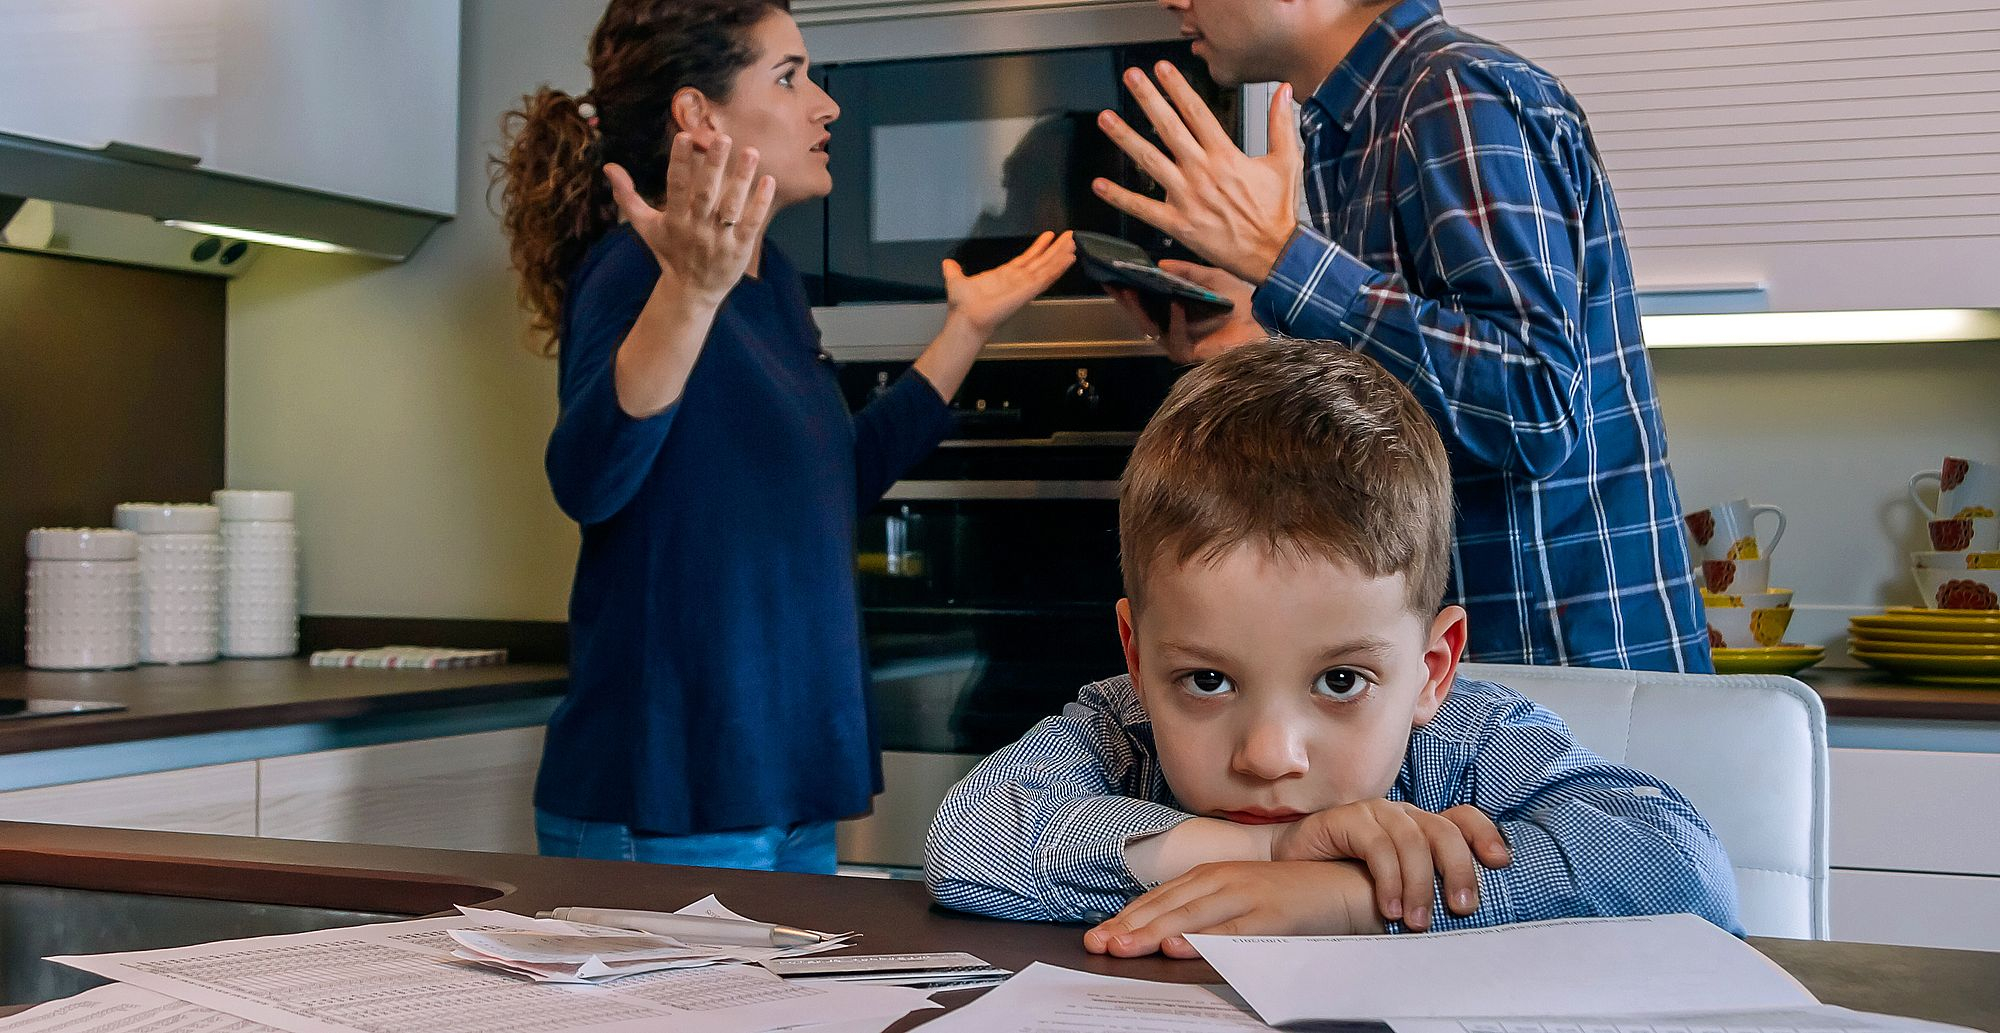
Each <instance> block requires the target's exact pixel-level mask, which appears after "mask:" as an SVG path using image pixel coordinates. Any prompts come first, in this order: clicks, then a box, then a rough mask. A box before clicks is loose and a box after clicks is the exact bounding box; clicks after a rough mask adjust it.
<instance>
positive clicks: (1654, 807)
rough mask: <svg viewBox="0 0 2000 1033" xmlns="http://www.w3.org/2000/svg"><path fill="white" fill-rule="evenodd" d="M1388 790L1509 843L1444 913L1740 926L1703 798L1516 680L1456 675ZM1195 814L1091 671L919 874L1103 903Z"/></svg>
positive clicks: (1137, 887) (1029, 908)
mask: <svg viewBox="0 0 2000 1033" xmlns="http://www.w3.org/2000/svg"><path fill="white" fill-rule="evenodd" d="M1388 799H1391V800H1399V801H1405V802H1408V803H1411V804H1414V805H1416V806H1418V807H1421V808H1423V809H1424V810H1427V811H1432V812H1443V811H1444V810H1446V809H1448V808H1451V807H1456V806H1458V805H1460V804H1471V805H1472V806H1474V807H1477V808H1479V809H1480V810H1481V811H1484V812H1485V813H1486V814H1487V815H1489V816H1490V817H1492V818H1493V820H1494V822H1495V823H1496V824H1498V825H1499V827H1500V832H1501V834H1502V835H1504V836H1506V837H1507V844H1508V846H1509V848H1510V849H1511V850H1512V852H1513V860H1512V862H1511V863H1510V864H1508V865H1507V866H1506V867H1504V868H1494V869H1488V868H1483V867H1482V868H1480V869H1479V910H1478V911H1476V912H1474V913H1472V914H1470V915H1464V916H1460V915H1454V914H1452V913H1451V912H1449V911H1447V910H1446V909H1445V906H1444V901H1443V900H1442V899H1441V897H1440V899H1438V900H1436V901H1434V903H1433V907H1432V914H1433V915H1434V916H1435V917H1434V918H1433V919H1432V922H1431V925H1432V928H1434V929H1439V930H1444V929H1463V928H1470V927H1474V926H1488V925H1503V924H1507V923H1511V922H1533V921H1538V920H1541V919H1546V918H1574V917H1580V916H1612V915H1655V914H1676V913H1680V912H1690V913H1693V914H1697V915H1700V916H1702V917H1703V918H1706V919H1708V920H1709V921H1711V922H1714V923H1715V924H1716V925H1718V926H1721V927H1722V928H1724V929H1727V930H1729V931H1730V932H1733V933H1736V934H1738V935H1742V927H1741V923H1740V922H1739V920H1738V918H1737V913H1736V879H1735V875H1734V873H1733V872H1732V871H1731V870H1730V867H1729V858H1728V857H1727V856H1725V855H1724V853H1723V850H1722V844H1721V843H1719V842H1717V841H1716V838H1715V833H1714V832H1713V831H1711V830H1710V829H1709V827H1708V822H1706V821H1704V820H1702V817H1701V815H1699V814H1696V813H1695V810H1694V807H1693V806H1692V805H1691V804H1689V803H1688V802H1687V800H1686V799H1685V798H1684V797H1682V796H1681V794H1680V793H1678V792H1676V791H1675V790H1674V789H1673V787H1671V786H1669V785H1667V784H1666V783H1664V782H1661V781H1659V780H1658V779H1655V778H1651V777H1649V776H1647V775H1644V774H1641V773H1639V772H1637V771H1634V770H1632V769H1631V768H1627V767H1622V766H1620V765H1617V764H1613V763H1611V762H1609V761H1607V760H1605V759H1604V758H1602V757H1599V756H1597V755H1596V754H1594V753H1591V752H1590V751H1589V750H1586V749H1584V748H1583V747H1581V746H1578V745H1577V744H1576V740H1574V739H1572V738H1571V737H1570V733H1569V728H1568V727H1567V726H1566V725H1564V724H1563V722H1562V719H1561V718H1559V717H1557V716H1556V715H1555V714H1553V713H1551V712H1550V711H1548V710H1547V709H1545V708H1543V707H1541V706H1539V705H1537V704H1535V703H1534V702H1532V701H1530V700H1529V699H1527V698H1526V697H1524V696H1522V695H1521V694H1520V693H1517V692H1515V691H1514V690H1512V689H1509V688H1506V687H1504V686H1500V685H1495V684H1493V683H1491V682H1477V681H1467V680H1463V679H1461V680H1460V681H1458V682H1457V683H1456V684H1455V685H1453V686H1452V690H1451V692H1450V694H1449V695H1447V696H1446V697H1445V701H1444V706H1443V707H1442V708H1441V709H1440V710H1439V711H1438V713H1437V716H1436V717H1434V718H1432V719H1431V721H1430V723H1429V724H1426V725H1424V726H1423V727H1421V728H1417V729H1414V730H1413V731H1412V732H1411V733H1410V748H1409V752H1408V753H1407V754H1406V755H1405V756H1404V758H1403V769H1402V771H1401V772H1399V773H1398V774H1397V776H1396V783H1395V785H1394V786H1393V787H1391V788H1390V790H1389V793H1388ZM1188 817H1189V815H1188V814H1187V813H1186V812H1184V811H1182V810H1181V809H1180V808H1179V805H1178V804H1177V803H1176V802H1175V800H1174V797H1173V791H1172V790H1171V789H1170V788H1168V786H1167V783H1166V778H1165V776H1164V775H1163V774H1162V773H1161V771H1160V765H1159V757H1158V754H1157V752H1156V751H1155V749H1154V746H1153V729H1152V723H1151V721H1150V720H1149V719H1148V718H1147V716H1146V711H1145V708H1144V707H1143V706H1142V705H1141V703H1140V701H1139V698H1138V695H1137V694H1136V693H1135V692H1134V691H1133V689H1132V679H1131V678H1129V677H1124V676H1120V677H1117V678H1112V679H1109V680H1107V681H1101V682H1096V683H1094V684H1091V685H1087V686H1085V687H1084V689H1083V691H1082V692H1081V693H1080V694H1078V696H1077V701H1076V702H1075V703H1072V704H1070V705H1068V706H1066V707H1064V708H1063V712H1062V713H1061V714H1059V715H1057V716H1055V717H1051V718H1047V719H1045V720H1043V721H1042V722H1041V723H1040V724H1037V725H1036V726H1035V727H1034V728H1032V729H1030V730H1029V731H1028V734H1027V735H1025V736H1022V738H1021V740H1020V741H1019V742H1016V743H1015V744H1013V745H1012V746H1009V747H1007V748H1006V749H1004V750H1001V751H1000V752H998V753H995V754H993V755H992V756H990V757H988V758H986V759H985V760H984V761H982V762H980V764H979V766H978V767H976V768H974V769H973V770H972V773H971V774H969V775H967V776H966V777H965V778H964V780H962V781H960V782H959V783H958V785H956V786H954V787H953V788H952V791H951V793H950V794H949V795H947V796H946V797H945V800H944V803H943V805H942V806H940V807H939V808H938V814H937V817H936V818H935V819H934V820H933V821H932V823H931V828H930V834H929V835H928V836H927V837H926V838H925V842H924V879H925V881H926V882H927V883H928V884H929V885H930V890H931V895H932V896H933V897H935V898H936V899H937V901H938V903H940V904H943V905H944V906H946V907H950V908H956V909H958V910H960V911H973V912H977V913H979V914H983V915H992V916H994V917H996V918H1013V919H1028V920H1041V921H1056V922H1077V921H1099V920H1102V919H1103V918H1106V917H1109V916H1110V915H1112V914H1116V913H1117V912H1118V911H1119V910H1120V909H1122V908H1123V907H1124V906H1125V905H1126V903H1128V902H1129V901H1131V900H1132V898H1134V897H1136V896H1138V895H1139V894H1140V893H1143V892H1145V890H1146V889H1147V888H1148V887H1146V886H1144V885H1142V884H1140V882H1139V881H1138V879H1137V878H1136V877H1134V876H1133V874H1132V869H1131V867H1130V866H1129V865H1127V864H1126V861H1125V846H1126V844H1127V843H1129V842H1131V841H1132V840H1134V839H1137V838H1139V837H1142V836H1150V835H1154V834H1156V833H1160V832H1165V831H1166V830H1168V829H1170V828H1173V827H1174V826H1175V825H1178V824H1180V823H1181V822H1183V821H1186V820H1187V819H1188ZM1390 928H1391V929H1399V928H1400V924H1392V925H1391V927H1390Z"/></svg>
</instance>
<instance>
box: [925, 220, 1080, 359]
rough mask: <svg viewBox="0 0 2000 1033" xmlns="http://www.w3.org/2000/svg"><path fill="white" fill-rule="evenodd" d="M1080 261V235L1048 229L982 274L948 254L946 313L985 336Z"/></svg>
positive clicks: (983, 338)
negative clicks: (967, 270)
mask: <svg viewBox="0 0 2000 1033" xmlns="http://www.w3.org/2000/svg"><path fill="white" fill-rule="evenodd" d="M1075 262H1076V239H1075V238H1074V237H1072V236H1071V235H1070V234H1068V233H1064V234H1063V235H1062V236H1060V237H1058V236H1056V235H1055V234H1054V233H1043V234H1042V235H1041V236H1039V237H1036V238H1035V242H1034V243H1033V244H1030V245H1028V250H1026V251H1023V252H1021V253H1020V254H1019V255H1017V256H1015V258H1014V260H1013V261H1011V262H1008V263H1007V264H1006V265H1002V266H999V267H997V268H993V269H988V270H987V271H985V272H983V273H980V274H979V275H977V276H967V275H965V270H964V268H962V267H961V266H960V265H959V264H958V263H957V262H954V261H952V260H951V259H949V258H947V259H945V260H944V290H945V318H946V319H947V320H952V319H957V320H961V321H963V322H964V324H965V325H966V327H967V328H968V329H970V330H971V331H972V333H973V334H974V335H975V336H977V337H978V338H979V340H980V341H981V342H984V341H985V340H986V339H987V338H990V337H992V336H993V331H994V330H995V329H997V328H998V327H999V326H1000V324H1001V323H1004V322H1006V321H1007V317H1009V316H1011V315H1013V314H1014V313H1016V312H1019V311H1020V310H1021V306H1023V305H1026V304H1027V303H1028V302H1030V301H1033V300H1034V299H1035V298H1036V297H1037V296H1039V295H1040V294H1041V293H1042V292H1043V291H1045V290H1048V289H1049V287H1050V285H1052V284H1054V283H1055V282H1056V280H1057V279H1058V278H1060V277H1061V276H1062V274H1063V273H1064V272H1066V271H1068V269H1069V267H1070V266H1071V265H1072V264H1074V263H1075Z"/></svg>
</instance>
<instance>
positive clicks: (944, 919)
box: [0, 823, 2000, 1029]
mask: <svg viewBox="0 0 2000 1033" xmlns="http://www.w3.org/2000/svg"><path fill="white" fill-rule="evenodd" d="M583 886H587V887H590V889H589V893H588V897H589V899H588V900H585V899H581V898H579V896H578V892H579V891H578V889H577V888H578V887H583ZM0 887H6V888H15V887H65V888H69V889H73V890H81V891H88V892H90V893H93V894H98V895H100V897H99V899H100V900H102V901H104V902H105V903H104V904H103V905H102V906H101V907H100V908H99V910H101V911H103V912H105V913H114V912H115V910H116V907H117V905H118V903H119V902H120V900H122V899H128V898H119V897H116V896H112V895H113V894H135V895H140V896H137V897H133V898H129V899H131V900H133V901H134V903H135V904H138V903H143V902H144V901H152V900H159V899H161V898H174V897H186V898H196V899H197V900H200V901H203V902H214V901H236V902H252V903H256V902H261V903H264V904H276V905H284V906H288V907H294V908H319V909H330V910H338V911H343V912H348V913H363V914H378V915H385V916H395V915H406V916H414V915H419V914H426V913H431V912H435V911H443V910H448V909H450V908H451V907H452V906H453V905H456V904H478V905H481V906H486V907H493V908H500V909H504V910H508V911H514V912H517V913H521V914H533V913H535V912H536V911H537V910H541V909H546V908H552V907H559V906H564V905H571V904H592V905H600V906H612V907H635V908H653V909H672V908H675V907H678V906H680V905H682V904H686V903H688V902H690V901H694V900H697V899H699V898H701V897H703V896H705V895H707V894H710V893H713V894H715V895H716V896H717V897H719V898H720V899H721V900H722V901H723V902H724V903H725V904H728V905H729V906H730V907H732V908H735V909H737V910H738V911H741V912H743V913H745V914H748V915H750V916H752V917H756V918H761V919H764V920H766V921H778V922H785V923H789V924H795V925H801V926H805V927H808V928H819V929H853V930H857V931H860V932H861V933H863V934H864V935H863V939H862V940H861V942H860V948H859V949H861V950H863V951H866V952H868V953H888V952H902V951H945V950H963V951H969V952H971V953H974V954H977V955H979V956H980V957H982V958H984V959H985V960H987V961H989V962H992V963H993V964H996V965H1000V966H1002V967H1005V968H1009V969H1013V970H1017V971H1018V970H1019V969H1021V968H1023V967H1025V966H1026V965H1028V964H1029V963H1031V962H1035V961H1043V962H1048V963H1050V964H1055V965H1063V966H1067V967H1070V968H1076V969H1082V970H1085V971H1090V972H1101V973H1106V974H1110V975H1119V976H1129V977H1134V978H1140V979H1157V980H1167V981H1173V982H1201V983H1212V982H1217V981H1218V980H1217V977H1216V975H1215V973H1214V971H1213V970H1211V969H1210V968H1209V967H1208V966H1207V965H1206V964H1205V963H1202V962H1199V961H1172V960H1167V959H1163V958H1144V959H1117V958H1106V957H1099V956H1095V955H1091V954H1087V953H1085V952H1084V950H1083V949H1082V946H1081V932H1082V930H1081V928H1080V927H1075V926H1054V925H1044V924H1038V923H1022V922H997V921H990V920H986V919H981V918H975V917H971V916H966V915H960V914H956V913H953V912H949V911H945V910H943V909H940V908H937V907H935V906H933V905H932V904H931V903H930V902H929V900H928V898H927V897H926V896H925V893H924V889H923V887H922V886H921V885H918V884H915V883H910V882H903V881H894V880H877V879H852V878H840V877H834V876H810V875H790V874H782V873H767V872H738V871H725V870H719V869H706V868H677V867H668V866H659V865H643V864H631V863H625V862H611V861H577V860H567V859H555V858H540V857H527V856H519V855H510V854H493V853H470V852H459V851H442V850H417V849H408V848H397V847H374V846H360V845H355V844H338V843H305V842H287V841H275V840H265V839H244V838H236V837H221V836H191V835H184V834H175V833H160V832H132V831H119V830H110V829H92V828H76V827H69V826H60V825H31V824H11V823H0ZM141 897H143V898H144V900H141ZM1973 917H1974V916H1967V920H1973ZM203 932H204V927H203V926H202V925H201V924H200V923H191V924H183V925H180V926H177V927H176V928H175V929H173V930H172V933H171V934H168V935H166V936H165V937H164V938H163V939H159V940H157V941H156V942H146V943H135V942H132V941H131V940H129V939H126V940H118V939H116V936H117V935H119V934H118V933H116V932H106V933H104V934H103V935H101V936H100V935H99V933H98V932H97V931H96V930H95V929H93V928H92V927H90V926H88V925H86V924H84V923H75V924H74V927H73V930H72V939H71V940H69V941H65V942H62V943H60V944H49V945H48V946H56V947H58V948H59V949H62V950H66V951H75V952H95V951H103V950H116V949H135V948H137V947H142V946H144V947H164V946H174V945H179V944H182V943H188V942H201V941H202V940H205V939H209V938H213V937H212V936H204V935H203ZM176 936H178V937H179V938H178V939H176ZM170 941H171V942H170ZM1750 942H1751V944H1752V945H1753V946H1755V947H1756V948H1757V949H1758V950H1760V951H1762V952H1764V953H1765V954H1766V955H1767V956H1769V957H1770V958H1772V959H1773V960H1775V961H1777V962H1778V963H1779V964H1781V965H1783V966H1784V967H1785V968H1786V969H1787V970H1788V971H1790V972H1791V973H1792V974H1793V975H1794V976H1796V977H1797V978H1798V979H1799V980H1800V981H1801V982H1803V983H1804V984H1805V985H1806V986H1807V988H1809V989H1810V990H1812V992H1813V993H1814V994H1816V995H1818V996H1819V998H1820V999H1821V1000H1822V1001H1824V1002H1826V1003H1828V1004H1839V1005H1844V1006H1847V1007H1852V1008H1860V1009H1865V1010H1870V1011H1882V1012H1892V1013H1897V1014H1904V1015H1910V1016H1915V1017H1919V1018H1927V1019H1933V1020H1937V1021H1941V1022H1953V1023H1958V1024H1961V1025H1967V1026H1971V1027H1973V1028H1976V1029H2000V954H1994V953H1985V952H1977V951H1951V950H1935V949H1925V948H1913V947H1884V946H1876V945H1869V944H1853V943H1837V942H1823V941H1821V942H1815V941H1804V940H1778V939H1767V938H1752V940H1751V941H1750ZM49 952H50V951H47V950H43V951H40V953H49ZM37 956H39V955H37ZM45 964H46V963H44V962H39V961H36V960H34V958H30V957H16V956H14V953H13V951H12V950H10V951H8V953H7V954H6V956H4V957H0V979H4V981H5V984H6V985H16V984H18V983H20V982H21V980H20V979H18V978H16V977H17V976H19V975H24V974H30V973H31V972H32V969H33V967H34V966H41V965H45ZM969 998H970V994H967V993H958V994H947V995H945V996H944V998H942V999H941V1002H944V1003H952V1004H958V1003H963V1002H964V1000H967V999H969ZM7 1003H10V1004H19V1003H22V1002H19V1001H10V1002H7ZM936 1014H937V1013H936V1012H928V1013H922V1015H921V1016H920V1017H921V1018H927V1017H930V1016H934V1015H936ZM917 1021H918V1019H917V1018H913V1019H907V1020H905V1026H907V1025H914V1024H915V1023H916V1022H917ZM899 1028H902V1027H899Z"/></svg>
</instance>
